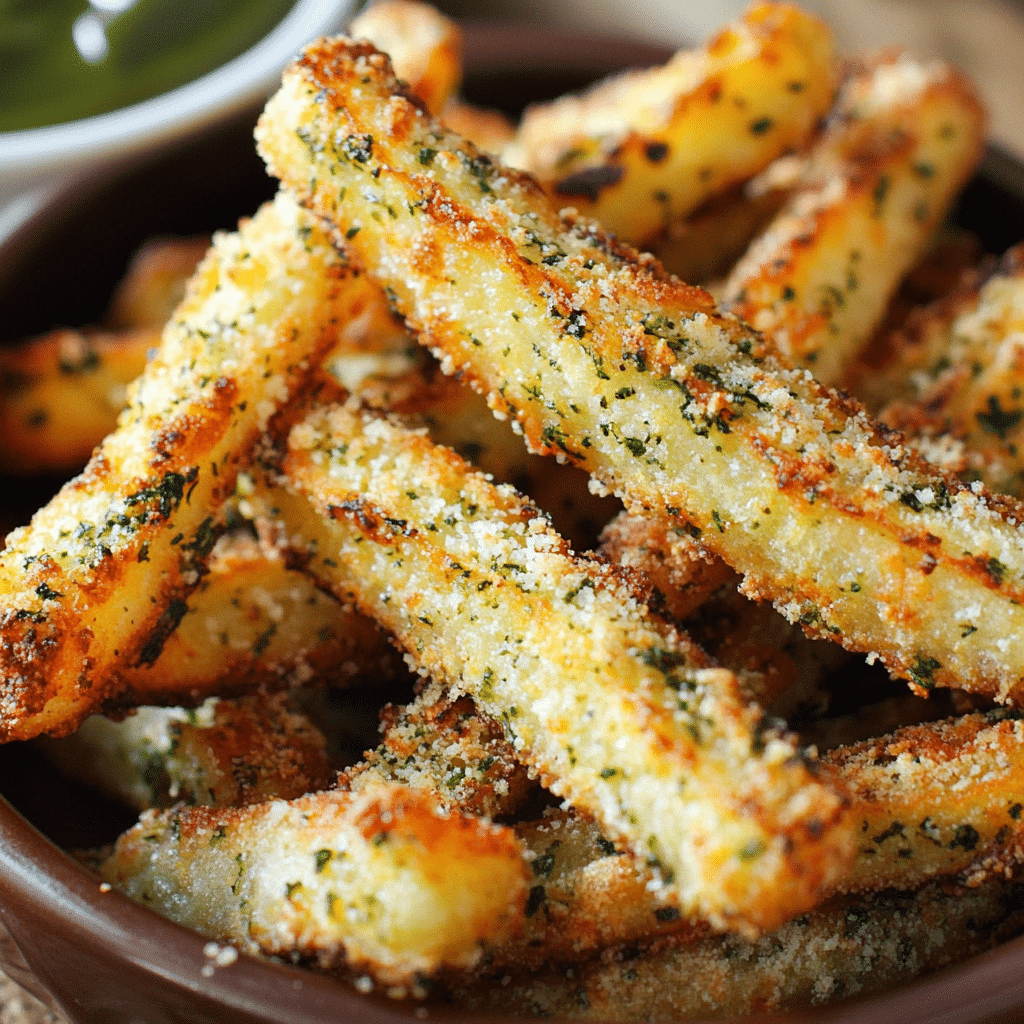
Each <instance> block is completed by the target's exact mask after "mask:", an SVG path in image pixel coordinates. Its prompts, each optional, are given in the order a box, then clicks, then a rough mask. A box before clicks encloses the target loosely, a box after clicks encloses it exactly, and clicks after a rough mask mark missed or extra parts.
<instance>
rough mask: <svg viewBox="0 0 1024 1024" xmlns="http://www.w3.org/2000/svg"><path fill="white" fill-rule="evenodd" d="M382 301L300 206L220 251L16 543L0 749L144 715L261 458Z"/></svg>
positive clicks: (4, 642) (4, 590) (256, 223)
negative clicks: (149, 674) (106, 710)
mask: <svg viewBox="0 0 1024 1024" xmlns="http://www.w3.org/2000/svg"><path fill="white" fill-rule="evenodd" d="M373 290H374V286H371V285H370V284H368V283H367V282H366V280H365V278H363V277H361V276H359V275H358V274H357V273H355V272H354V271H353V270H352V269H351V268H350V267H348V266H347V265H346V263H345V261H344V259H342V258H341V257H339V256H338V255H337V253H336V252H335V251H334V249H333V248H332V247H331V246H330V244H329V243H328V242H327V240H326V239H325V238H324V236H323V235H322V233H320V231H319V230H318V229H317V227H316V225H315V224H313V223H311V221H310V219H309V218H308V217H306V216H305V215H304V214H303V213H302V212H301V211H300V210H299V209H298V207H297V206H296V205H295V204H294V203H293V202H292V201H291V200H289V199H288V198H287V197H285V196H280V197H279V198H278V199H277V200H276V201H275V202H273V203H270V204H268V205H266V206H264V207H263V208H262V209H261V210H260V211H259V213H258V214H257V215H256V216H255V217H254V218H253V219H252V220H251V221H248V222H243V224H242V225H241V226H240V229H239V231H238V232H236V233H232V234H223V235H220V236H218V238H217V240H216V241H215V243H214V247H213V249H212V251H211V253H210V255H209V256H208V257H207V258H206V259H205V260H204V262H203V264H202V266H201V269H200V271H199V272H198V276H197V277H196V278H195V279H194V281H193V285H192V287H191V290H190V292H189V295H188V297H187V298H186V300H185V302H184V303H183V304H182V306H181V307H180V308H179V311H178V313H177V315H176V316H175V318H174V319H173V320H172V321H171V322H170V324H169V325H168V326H167V328H166V330H165V332H164V335H163V340H162V342H161V346H160V348H159V350H158V351H157V353H156V355H155V356H154V358H153V359H152V360H150V362H149V363H148V364H147V367H146V370H145V372H144V374H143V375H142V377H140V378H139V380H138V381H137V383H136V384H135V385H134V387H133V389H132V392H131V394H130V399H129V405H128V407H127V409H126V410H125V411H124V413H123V414H122V416H121V419H120V422H119V426H118V429H117V430H116V431H115V432H114V433H113V434H111V435H110V436H109V437H108V438H107V439H106V441H104V443H103V445H102V446H101V447H100V448H99V449H98V450H97V452H96V454H95V455H94V456H93V458H92V459H91V461H90V463H89V465H88V466H87V467H86V469H85V471H84V472H83V473H82V475H81V476H79V477H77V478H76V479H74V480H72V481H71V482H70V483H68V484H67V485H66V486H65V487H64V488H63V489H62V490H61V491H60V493H59V494H57V496H56V497H55V498H54V499H53V500H52V501H51V502H50V503H49V504H48V505H47V506H46V507H44V508H43V509H41V510H40V511H39V512H38V513H36V515H35V516H34V517H33V519H32V522H31V524H30V525H29V526H27V527H24V528H21V529H18V530H15V531H14V532H13V533H12V534H11V535H10V536H9V537H8V538H7V546H6V548H5V550H4V551H3V553H2V555H0V630H2V635H0V740H12V739H24V738H28V737H31V736H35V735H38V734H39V733H43V732H50V733H53V734H63V733H67V732H70V731H71V730H72V729H74V728H75V726H76V725H77V724H78V723H79V722H80V721H81V720H82V719H83V718H85V717H86V716H87V715H88V714H90V713H92V712H95V711H98V710H100V709H101V708H103V707H106V706H109V705H113V704H115V703H117V702H119V701H124V700H126V699H127V698H128V696H129V694H128V692H127V691H128V689H129V688H128V686H126V684H125V683H124V682H123V681H122V679H121V677H120V675H119V670H120V668H121V666H130V667H132V668H134V669H140V668H141V667H143V666H145V665H149V664H152V663H153V662H154V661H156V660H157V658H158V657H159V655H160V652H161V650H162V648H163V645H164V642H165V640H166V639H167V637H168V636H169V635H170V634H171V633H172V632H173V631H174V629H175V627H176V626H177V625H178V623H179V622H180V621H181V619H182V617H183V616H184V615H185V613H186V611H187V610H188V604H187V599H188V596H189V594H190V593H191V592H192V591H193V590H194V589H195V587H196V585H197V584H198V583H199V581H200V578H201V574H202V572H203V571H204V562H205V559H206V557H207V555H208V554H209V553H210V550H211V548H212V547H213V544H214V542H215V541H216V539H217V536H218V533H219V527H218V516H219V513H220V508H221V505H222V504H223V502H224V500H225V499H226V498H227V497H228V495H230V493H231V492H232V490H233V489H234V485H235V477H236V474H237V473H238V471H239V469H240V468H241V467H242V466H243V464H244V461H245V460H246V459H247V458H248V456H249V453H250V451H251V449H252V447H253V446H254V445H255V443H256V442H257V441H258V440H259V438H260V437H261V436H262V435H263V433H264V431H265V430H266V429H267V427H268V426H269V424H270V421H271V419H272V418H273V416H274V414H275V413H276V411H277V410H278V409H279V408H280V407H281V406H282V405H283V404H284V403H285V402H287V400H288V399H289V398H290V397H291V396H292V395H293V394H295V393H296V391H297V390H298V389H299V388H300V387H301V385H302V384H303V382H304V381H305V380H306V379H307V377H308V375H309V373H310V371H311V367H312V366H314V365H315V364H316V361H317V359H318V358H319V357H320V356H322V354H323V353H324V352H325V351H326V350H327V349H328V348H329V347H330V346H331V344H332V343H333V341H334V339H335V337H336V335H337V329H338V324H339V323H344V322H347V321H349V320H351V319H352V318H354V316H355V315H356V314H357V313H358V311H359V309H360V308H361V307H362V306H363V305H365V303H366V301H367V300H366V296H367V295H368V294H372V293H373ZM131 697H132V698H134V699H135V700H136V702H142V703H145V699H144V698H145V693H144V690H142V689H141V688H140V687H139V686H137V685H136V686H135V687H134V688H133V692H132V693H131Z"/></svg>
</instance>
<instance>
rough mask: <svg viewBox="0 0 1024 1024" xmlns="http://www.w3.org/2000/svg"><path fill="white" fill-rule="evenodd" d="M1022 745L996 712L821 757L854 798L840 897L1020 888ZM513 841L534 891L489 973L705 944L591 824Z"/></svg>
mask: <svg viewBox="0 0 1024 1024" xmlns="http://www.w3.org/2000/svg"><path fill="white" fill-rule="evenodd" d="M1022 743H1024V729H1022V723H1021V722H1020V721H1019V720H1018V719H1017V718H1016V717H1013V716H1008V715H1007V714H1006V713H1005V712H1001V711H997V712H993V713H991V714H987V715H981V714H976V715H968V716H965V717H963V718H960V719H955V720H954V719H951V720H948V721H945V722H933V723H929V724H927V725H918V726H910V727H907V728H903V729H900V730H898V731H897V732H896V733H894V734H893V735H891V736H886V737H883V738H882V739H878V740H869V741H867V742H864V743H860V744H857V745H855V746H852V747H845V748H841V749H839V750H834V751H830V752H829V753H828V754H826V755H824V757H823V763H824V764H825V765H826V766H828V768H829V769H830V770H832V771H834V772H835V773H836V776H837V782H838V783H839V786H840V788H841V789H843V790H844V791H847V792H849V793H850V794H851V807H850V816H851V817H852V819H853V820H854V821H855V822H856V824H857V831H858V836H859V841H858V851H857V858H856V860H855V862H854V864H853V865H852V867H851V868H850V869H849V870H848V871H847V872H845V873H844V874H843V876H842V878H841V879H840V880H839V882H838V883H837V885H836V891H837V892H845V893H853V892H863V891H883V890H887V889H893V890H901V891H909V890H911V889H913V888H915V887H917V886H920V885H922V884H924V883H926V882H928V881H930V880H932V879H934V878H936V877H944V878H947V879H950V880H951V881H953V882H956V883H960V884H967V885H970V886H971V887H975V886H977V885H979V884H981V883H982V882H983V881H985V880H986V879H990V878H1001V879H1009V878H1013V877H1015V876H1016V875H1017V874H1018V872H1019V870H1020V864H1021V861H1022V860H1024V850H1022V843H1021V838H1022V835H1024V830H1022V828H1021V825H1020V818H1021V811H1022V807H1024V803H1022V801H1024V775H1022V769H1021V767H1020V766H1021V762H1022V758H1021V745H1022ZM516 832H517V834H518V835H519V837H520V840H521V841H522V842H523V843H524V845H525V846H526V848H527V849H528V851H529V859H530V863H531V867H532V870H533V876H534V877H533V885H532V886H531V889H530V897H529V899H528V900H527V904H526V921H525V924H524V930H523V934H522V936H521V938H520V939H518V940H516V941H513V942H512V943H511V944H510V945H509V946H508V947H505V948H503V949H501V950H498V951H496V952H495V953H494V955H493V957H492V959H491V963H492V964H493V965H495V966H497V965H499V964H503V965H508V966H510V967H513V969H514V966H513V965H518V966H519V967H520V968H521V967H523V966H525V965H526V964H534V965H542V964H545V963H547V964H550V963H552V962H559V961H561V962H567V963H568V962H574V961H576V960H579V959H585V958H586V957H587V955H588V954H589V953H592V951H593V950H595V949H600V948H602V947H613V946H619V947H621V946H622V945H623V944H626V943H630V942H635V941H637V940H638V939H651V938H653V937H654V936H656V935H658V934H673V933H679V932H688V933H689V934H691V935H693V936H695V937H699V936H700V932H701V924H700V922H697V921H693V920H687V919H685V918H684V917H682V916H681V915H680V913H679V908H678V905H677V904H676V903H675V902H674V901H673V900H672V899H671V893H668V894H666V893H664V892H659V891H658V890H657V889H653V890H652V887H651V886H650V885H649V882H650V880H651V877H652V875H651V871H650V869H649V868H646V867H645V866H644V864H643V862H642V861H637V860H636V859H634V858H632V857H629V856H627V855H625V853H624V851H622V850H617V849H616V847H615V845H614V844H613V843H611V842H610V841H609V840H608V839H607V838H605V837H604V835H603V834H602V832H601V830H600V829H598V828H597V826H596V825H594V824H593V822H590V821H588V820H586V819H580V818H578V817H576V816H575V815H571V814H569V815H566V814H564V813H561V812H559V813H552V814H550V815H548V816H547V817H546V818H545V819H544V820H542V821H538V822H531V823H524V824H519V825H517V826H516ZM666 896H668V897H669V898H667V899H666Z"/></svg>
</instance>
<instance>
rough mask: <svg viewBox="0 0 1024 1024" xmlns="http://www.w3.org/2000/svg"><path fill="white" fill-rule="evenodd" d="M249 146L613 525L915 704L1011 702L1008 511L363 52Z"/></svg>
mask: <svg viewBox="0 0 1024 1024" xmlns="http://www.w3.org/2000/svg"><path fill="white" fill-rule="evenodd" d="M357 83H358V87H357ZM259 136H260V145H261V147H262V151H263V152H264V153H265V154H266V155H268V156H270V157H271V164H272V166H273V168H274V169H275V170H276V171H277V172H278V173H280V174H282V175H283V176H284V178H285V179H286V180H287V182H288V183H289V184H290V186H291V187H294V188H295V189H297V190H298V191H299V192H300V193H301V194H302V195H303V198H304V201H306V202H309V203H311V204H313V205H314V206H315V207H316V208H317V209H318V210H319V211H320V212H321V213H322V214H324V215H325V216H328V217H332V218H333V219H334V220H335V221H336V222H337V224H338V225H339V227H338V230H339V237H344V236H345V235H351V237H349V238H347V239H346V244H348V245H349V246H351V247H352V249H353V250H354V251H356V252H357V253H358V255H359V258H360V259H361V260H363V261H364V262H365V263H366V265H367V266H369V267H370V268H371V269H372V272H373V273H374V274H376V275H377V276H378V277H380V278H381V279H382V281H383V283H384V284H385V285H386V286H387V287H389V288H391V289H392V292H393V295H394V298H395V301H396V302H397V304H398V305H399V307H400V308H401V309H402V310H403V312H404V313H405V314H406V315H407V317H408V318H409V320H410V323H411V324H412V325H413V327H414V328H416V329H417V330H418V331H419V332H420V336H421V340H423V341H425V342H426V343H427V344H429V345H430V346H431V347H432V348H434V349H435V351H437V352H438V353H439V354H440V355H441V356H442V359H443V365H444V368H445V369H446V371H449V372H453V373H454V372H458V373H459V374H460V375H461V376H463V378H465V379H469V380H470V381H472V382H473V383H474V385H475V386H476V387H478V388H480V389H481V390H482V391H484V392H485V393H486V394H487V395H488V398H489V401H490V403H491V404H492V405H493V406H494V407H495V408H496V409H497V410H499V411H501V412H505V413H508V414H511V415H514V416H515V417H516V418H517V419H518V420H519V423H520V425H521V427H522V429H523V431H524V433H525V435H526V437H527V439H528V440H529V442H530V444H531V445H532V446H533V447H534V449H535V450H538V451H544V452H548V453H551V454H558V455H559V456H560V457H562V458H565V459H568V460H570V461H573V462H576V463H578V464H581V465H583V466H585V467H586V468H588V469H589V470H590V471H591V473H592V474H593V475H594V476H595V477H596V478H597V479H599V480H600V481H601V483H602V484H603V485H604V486H606V487H607V488H609V489H611V490H614V491H616V492H617V493H619V494H620V495H621V496H622V497H623V498H624V500H625V501H626V502H627V504H628V505H630V506H631V507H632V508H633V510H634V511H637V512H640V511H644V510H651V509H654V510H658V511H659V512H668V513H669V514H670V515H680V516H682V517H684V518H686V519H687V520H689V521H690V522H691V523H692V524H693V525H694V526H696V527H697V528H698V529H700V530H701V531H702V533H701V536H702V539H703V541H704V543H705V544H706V546H707V547H708V549H709V550H711V551H714V552H716V553H717V554H719V555H720V556H722V557H723V559H724V560H725V561H726V562H728V563H729V564H731V565H732V566H733V567H734V568H735V569H737V570H739V571H740V572H741V573H743V574H744V575H745V576H746V583H745V589H746V590H747V592H748V593H750V594H751V595H755V596H759V597H762V598H770V599H771V600H773V601H774V602H775V603H776V606H777V607H778V608H779V609H780V610H781V611H783V613H784V614H785V615H786V616H787V618H789V619H791V620H798V621H800V622H801V624H802V625H804V626H805V628H806V630H807V631H809V632H811V633H813V634H815V635H819V636H831V637H832V638H834V639H836V640H838V641H839V642H841V643H843V645H844V646H847V647H848V648H850V649H854V650H861V651H867V652H874V653H876V654H877V655H878V656H880V657H881V658H882V659H883V661H884V662H885V664H886V665H887V667H888V668H889V669H890V670H892V671H894V672H896V673H899V674H901V675H904V676H906V677H908V678H909V679H910V680H911V682H912V684H913V685H914V686H917V687H919V688H921V689H927V688H930V687H932V686H935V685H956V686H962V687H964V688H967V689H973V690H977V691H979V692H988V693H994V694H996V695H998V696H999V697H1000V698H1001V699H1014V698H1015V696H1016V693H1017V690H1018V687H1019V686H1020V682H1021V679H1022V678H1024V605H1022V604H1021V603H1019V602H1020V601H1021V599H1022V598H1024V545H1022V544H1021V538H1020V529H1021V526H1020V524H1021V522H1022V521H1024V511H1022V510H1021V509H1020V508H1019V507H1018V506H1016V505H1013V504H1011V503H1007V502H1004V501H1002V500H997V499H994V498H991V497H989V496H987V495H985V494H984V493H980V492H975V491H974V490H972V489H969V488H965V487H963V486H962V485H961V484H959V483H958V482H957V481H955V480H953V479H951V478H948V477H944V476H942V475H941V474H939V473H936V472H935V471H934V470H933V469H932V468H931V467H929V466H928V465H926V464H925V463H924V462H923V461H922V460H920V459H919V458H918V457H917V456H916V455H915V454H914V453H913V452H911V451H909V450H908V449H907V448H906V447H904V446H903V444H902V439H901V438H900V436H899V435H897V434H895V433H893V432H891V431H887V430H885V429H884V428H882V427H880V426H878V425H877V424H873V423H871V422H870V421H869V420H868V419H867V417H866V416H865V415H864V413H863V411H862V410H861V409H860V407H859V406H858V405H857V404H856V403H855V402H853V401H852V400H849V399H845V398H843V397H841V396H839V395H836V394H834V393H831V392H829V391H826V390H825V389H824V388H822V387H820V386H819V385H817V384H816V383H815V382H814V381H813V380H811V379H810V378H809V377H808V376H807V375H805V374H803V373H800V372H797V371H789V370H785V369H781V368H778V367H776V366H775V365H774V364H772V363H771V362H770V361H764V362H758V361H756V360H754V359H753V358H751V356H750V354H749V352H750V350H752V349H753V348H754V347H755V346H756V345H757V344H758V338H757V336H756V335H754V334H753V333H752V332H751V331H750V330H749V329H748V328H746V327H745V326H744V325H742V324H741V323H739V322H737V321H734V320H732V319H730V318H728V317H726V316H724V315H722V314H720V313H718V312H717V311H716V310H715V308H714V306H713V303H712V302H711V300H710V297H709V296H708V295H707V294H706V293H704V292H702V291H700V290H698V289H691V288H687V287H685V286H683V285H681V284H679V282H678V281H676V280H674V279H672V278H670V277H668V276H667V275H666V274H664V272H663V271H662V270H661V269H660V268H659V267H658V266H657V264H656V263H654V262H653V261H649V260H644V259H643V258H641V257H639V256H637V255H636V254H635V253H633V252H632V251H631V250H628V249H626V248H625V247H624V246H621V245H619V244H617V243H614V242H612V241H610V240H609V239H608V238H607V237H606V236H604V235H602V234H601V233H600V232H599V231H597V230H596V229H595V228H594V227H593V225H590V224H587V223H584V222H581V221H578V220H569V221H561V222H560V221H559V220H558V219H557V218H556V217H555V216H554V215H552V214H551V213H550V211H549V209H548V207H547V205H546V203H545V202H544V201H543V198H542V197H541V196H540V195H539V194H538V191H537V186H536V184H535V183H534V182H532V181H531V180H530V179H529V178H524V177H523V176H521V175H517V174H515V173H514V172H511V171H508V170H505V169H503V168H501V167H500V166H499V165H497V164H494V163H492V162H490V161H489V160H488V159H487V158H486V157H484V156H483V155H481V154H479V153H478V152H477V151H476V150H474V149H473V148H472V147H471V146H469V145H468V144H467V143H465V142H464V141H462V140H460V139H458V138H457V137H454V136H452V135H450V134H447V133H446V132H445V131H444V130H443V129H442V128H441V127H440V126H439V125H438V124H437V123H436V122H433V121H432V120H431V119H430V118H428V117H427V116H426V115H425V114H424V113H423V111H422V110H421V109H420V108H419V107H417V106H416V105H415V104H413V103H411V102H410V101H409V100H408V99H407V98H405V97H404V96H403V95H402V93H401V90H400V89H399V88H398V86H397V85H396V83H395V82H394V80H393V79H392V78H391V76H390V74H389V70H388V66H387V61H386V59H385V58H383V57H382V56H381V55H379V54H376V53H375V52H374V51H373V50H372V48H370V47H368V46H366V45H365V44H348V43H346V42H345V41H335V42H333V43H330V44H327V43H322V44H318V45H315V46H314V47H313V48H311V49H310V50H309V51H307V54H306V56H305V57H304V58H303V59H302V61H301V62H300V63H299V64H297V65H296V66H294V67H293V68H292V69H291V70H290V71H289V72H287V73H286V76H285V81H284V85H283V88H282V91H281V92H280V93H279V94H278V95H277V97H275V98H274V99H273V100H272V101H271V102H270V104H269V105H268V108H267V111H266V112H265V114H264V117H263V119H262V122H261V128H260V130H259ZM343 193H344V198H343V199H342V198H341V197H342V194H343ZM375 214H376V216H377V217H380V218H381V220H380V223H378V222H377V220H375V219H374V215H375ZM392 214H393V216H392ZM356 228H358V231H357V232H355V233H353V232H354V229H356ZM423 253H432V254H434V255H433V256H432V257H431V260H430V261H428V262H427V263H426V264H424V263H423V262H422V260H421V258H420V257H421V254H423ZM439 253H440V254H443V255H442V257H440V258H441V264H438V262H437V260H438V258H439V257H438V255H437V254H439ZM442 264H443V273H439V272H438V271H439V268H440V267H441V266H442ZM851 553H853V554H854V556H855V557H854V558H853V559H851V557H850V555H851ZM951 622H952V623H954V624H957V625H958V626H960V628H959V629H950V627H949V624H950V623H951Z"/></svg>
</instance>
